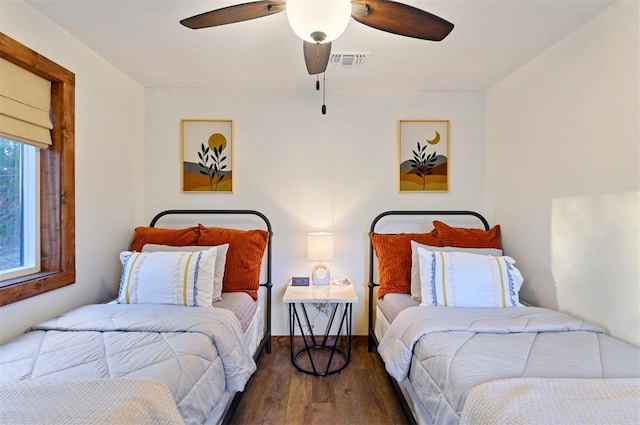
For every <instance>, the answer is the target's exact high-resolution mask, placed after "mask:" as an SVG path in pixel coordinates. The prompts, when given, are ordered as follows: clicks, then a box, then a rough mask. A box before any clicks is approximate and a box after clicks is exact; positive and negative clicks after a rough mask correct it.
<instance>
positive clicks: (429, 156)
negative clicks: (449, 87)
mask: <svg viewBox="0 0 640 425" xmlns="http://www.w3.org/2000/svg"><path fill="white" fill-rule="evenodd" d="M398 180H399V186H400V192H447V191H448V190H449V121H448V120H400V122H399V124H398Z"/></svg>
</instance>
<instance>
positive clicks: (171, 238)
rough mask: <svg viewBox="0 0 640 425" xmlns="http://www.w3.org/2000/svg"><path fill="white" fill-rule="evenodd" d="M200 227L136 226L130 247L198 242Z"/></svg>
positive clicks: (182, 244)
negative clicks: (166, 227) (165, 227)
mask: <svg viewBox="0 0 640 425" xmlns="http://www.w3.org/2000/svg"><path fill="white" fill-rule="evenodd" d="M198 234H199V232H198V227H196V226H193V227H186V228H184V229H163V228H159V227H136V228H135V231H134V233H133V240H132V241H131V246H130V247H129V249H130V250H131V251H140V250H142V247H143V246H144V245H145V244H148V243H153V244H159V245H171V246H187V245H196V244H197V243H198Z"/></svg>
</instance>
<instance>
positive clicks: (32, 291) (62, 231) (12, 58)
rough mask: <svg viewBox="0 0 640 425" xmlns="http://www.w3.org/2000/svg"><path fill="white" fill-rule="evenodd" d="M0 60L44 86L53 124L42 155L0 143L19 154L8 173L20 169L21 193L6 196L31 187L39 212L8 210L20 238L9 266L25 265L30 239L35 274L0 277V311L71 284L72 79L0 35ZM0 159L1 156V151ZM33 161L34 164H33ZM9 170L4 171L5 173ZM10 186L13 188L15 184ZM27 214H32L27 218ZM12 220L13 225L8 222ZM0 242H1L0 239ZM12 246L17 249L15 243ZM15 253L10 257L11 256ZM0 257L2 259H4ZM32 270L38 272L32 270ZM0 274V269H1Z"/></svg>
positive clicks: (23, 205) (23, 204)
mask: <svg viewBox="0 0 640 425" xmlns="http://www.w3.org/2000/svg"><path fill="white" fill-rule="evenodd" d="M0 58H1V59H4V60H5V61H7V62H10V63H11V64H13V65H17V66H18V67H20V68H23V69H25V70H27V71H29V72H31V73H33V74H35V75H37V76H38V77H41V78H42V79H44V80H46V81H47V82H48V83H50V85H51V88H50V91H51V93H50V94H51V98H50V112H51V114H50V118H51V120H50V121H52V122H53V128H52V129H51V130H50V131H49V130H46V132H45V133H47V135H49V134H50V138H51V145H50V146H47V147H46V149H38V148H31V147H30V148H25V146H26V145H24V144H23V143H18V142H16V140H13V138H11V137H9V138H8V139H6V138H5V139H3V140H2V141H1V143H0V146H1V147H2V149H4V148H5V147H9V146H12V148H13V149H17V150H19V151H20V153H19V162H18V157H17V155H18V154H17V152H16V151H14V152H12V153H11V155H10V156H11V158H12V159H13V161H14V162H13V163H12V165H11V168H12V172H15V170H16V167H17V168H19V169H20V173H18V174H17V175H14V178H20V179H23V180H22V182H21V186H22V187H21V188H20V189H18V188H17V187H16V186H14V187H12V188H11V189H9V188H7V190H14V191H16V192H14V193H16V194H17V193H20V196H22V194H23V193H25V187H26V193H31V194H33V193H35V192H36V190H35V189H33V188H32V189H29V185H30V184H32V185H35V187H39V192H40V193H39V195H37V196H35V198H34V201H35V202H39V206H38V205H36V204H30V203H29V202H28V199H27V198H25V197H23V198H22V199H21V201H20V202H15V203H14V204H13V208H18V207H19V208H20V209H21V211H20V214H19V217H20V219H19V220H20V222H19V230H16V229H14V231H15V232H17V233H16V235H17V236H16V237H18V236H19V237H20V238H22V240H21V242H20V244H19V245H20V248H18V251H17V252H20V254H19V257H20V258H19V260H16V259H15V257H14V258H13V260H12V261H13V262H14V263H13V264H16V262H24V261H25V260H27V262H28V261H29V255H30V254H29V253H28V251H29V250H30V249H29V248H30V246H29V244H30V242H29V240H30V238H33V239H31V240H33V241H35V242H33V243H34V245H32V246H31V251H32V252H33V255H34V257H33V258H34V259H33V260H32V262H34V265H35V267H36V269H32V270H26V271H25V270H23V272H24V274H23V275H21V276H15V277H7V276H5V277H0V306H2V305H6V304H10V303H13V302H16V301H20V300H23V299H25V298H28V297H32V296H35V295H38V294H42V293H44V292H47V291H51V290H53V289H57V288H60V287H63V286H66V285H70V284H72V283H74V282H75V278H76V275H75V187H74V180H75V175H74V161H75V154H74V152H75V147H74V143H75V142H74V139H75V133H74V127H75V75H74V74H73V73H72V72H70V71H69V70H67V69H65V68H63V67H61V66H60V65H58V64H56V63H55V62H52V61H50V60H49V59H47V58H45V57H43V56H41V55H40V54H38V53H37V52H35V51H33V50H31V49H29V48H28V47H26V46H24V45H22V44H20V43H19V42H17V41H15V40H13V39H11V38H10V37H8V36H7V35H5V34H4V33H2V32H0ZM3 106H4V105H3ZM0 115H1V114H0ZM0 118H1V117H0ZM5 136H7V135H6V134H5ZM18 146H19V147H20V148H19V149H18V148H17V147H18ZM0 153H1V154H4V152H2V151H0ZM34 155H35V156H36V157H39V159H38V158H34ZM1 160H2V161H3V160H5V158H2V159H1ZM38 161H39V165H38ZM18 164H20V165H18ZM29 167H35V168H34V169H33V170H32V171H34V173H32V175H33V174H35V180H34V181H32V182H30V181H28V180H29V178H25V177H24V172H25V171H27V169H28V168H29ZM9 168H10V167H7V171H9ZM2 179H4V177H2ZM38 179H39V183H38ZM3 182H4V180H0V185H2V184H4V183H3ZM12 184H13V185H15V183H12ZM0 190H2V189H0ZM0 196H1V195H0ZM16 196H17V195H16ZM0 208H2V209H0V211H1V212H0V213H4V207H0ZM29 211H32V216H31V218H30V217H29ZM30 219H32V220H40V224H39V225H38V224H34V223H35V221H34V222H31V223H29V220H30ZM14 220H18V219H15V218H14ZM13 223H18V222H17V221H14V222H13ZM3 224H4V222H2V223H0V226H2V225H3ZM16 225H17V226H18V224H16ZM12 228H13V225H12ZM28 229H35V230H36V232H35V234H34V235H29V232H28ZM38 230H39V231H38ZM0 236H2V238H4V234H0ZM38 238H39V239H40V244H39V246H40V247H39V249H38V248H37V239H38ZM0 244H1V249H2V253H1V255H0V258H4V257H5V254H4V249H5V242H4V239H2V240H1V242H0ZM14 244H15V246H17V245H18V243H14ZM25 246H26V248H27V250H26V251H25V249H24V247H25ZM14 249H15V248H14ZM15 252H16V251H14V254H13V255H16V254H15ZM38 255H39V257H40V258H39V260H38ZM6 256H7V257H8V256H9V254H7V255H6ZM0 261H2V260H0ZM38 265H39V270H37V266H38ZM0 268H1V269H4V268H5V266H0ZM0 273H2V272H0Z"/></svg>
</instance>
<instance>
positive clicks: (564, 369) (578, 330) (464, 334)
mask: <svg viewBox="0 0 640 425" xmlns="http://www.w3.org/2000/svg"><path fill="white" fill-rule="evenodd" d="M378 351H379V352H380V355H381V357H382V359H383V360H384V362H385V367H386V369H387V371H388V372H389V374H390V375H391V376H393V377H394V378H395V379H396V380H397V381H398V382H402V381H404V380H405V379H409V381H410V382H411V385H412V387H413V389H414V391H415V393H416V396H417V397H418V399H419V401H420V402H421V403H422V405H424V407H425V408H426V410H427V411H429V413H430V415H431V417H432V420H433V423H437V424H458V423H459V421H460V414H461V412H462V410H463V406H464V404H465V400H466V397H467V395H468V393H469V392H470V391H471V390H472V388H474V387H475V386H476V385H479V384H483V383H485V382H489V381H494V380H498V379H508V378H521V377H535V378H591V379H593V378H595V379H600V378H627V377H640V350H639V349H638V348H636V347H634V346H632V345H630V344H626V343H624V342H622V341H620V340H617V339H615V338H612V337H610V336H608V335H606V333H605V332H604V330H603V329H601V328H599V327H597V326H594V325H592V324H590V323H587V322H584V321H582V320H579V319H576V318H574V317H571V316H568V315H566V314H563V313H559V312H557V311H553V310H548V309H543V308H534V307H513V308H476V309H473V308H447V307H411V308H408V309H406V310H404V311H402V312H401V313H400V314H399V315H398V316H397V318H396V319H395V320H394V321H393V322H392V323H391V326H390V327H389V329H388V331H387V332H386V333H385V335H384V337H383V339H382V341H381V342H380V345H379V347H378Z"/></svg>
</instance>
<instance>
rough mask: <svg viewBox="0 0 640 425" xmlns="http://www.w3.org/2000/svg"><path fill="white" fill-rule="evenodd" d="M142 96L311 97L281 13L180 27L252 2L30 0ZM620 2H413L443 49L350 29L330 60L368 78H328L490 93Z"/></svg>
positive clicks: (360, 86) (336, 86)
mask: <svg viewBox="0 0 640 425" xmlns="http://www.w3.org/2000/svg"><path fill="white" fill-rule="evenodd" d="M26 1H27V2H28V3H29V4H31V5H32V6H33V7H35V8H36V9H38V10H39V11H41V12H42V13H43V14H44V15H46V16H48V17H49V18H50V19H51V20H53V21H54V22H56V23H57V24H58V25H60V26H61V27H62V28H64V29H65V30H67V31H68V32H69V33H71V34H73V35H74V36H75V37H76V38H77V39H79V40H80V41H82V42H83V43H84V44H86V45H87V46H89V47H90V48H91V49H93V50H94V51H96V52H97V53H98V54H99V55H101V56H102V57H104V58H105V59H106V60H108V61H109V62H110V63H112V64H113V65H115V66H116V67H118V68H119V69H121V70H122V71H123V72H125V73H126V74H128V75H129V76H131V77H132V78H133V79H134V80H136V81H138V82H139V83H140V84H142V85H143V86H145V87H212V88H230V89H236V88H238V89H274V90H298V89H309V88H312V87H313V86H314V84H315V77H312V76H309V75H308V74H307V71H306V68H305V65H304V59H303V56H302V41H301V40H300V39H298V38H297V37H296V35H295V34H294V33H293V30H291V28H290V27H289V24H288V22H287V18H286V16H285V14H284V13H281V14H277V15H272V16H268V17H264V18H259V19H255V20H251V21H245V22H241V23H235V24H230V25H225V26H221V27H216V28H208V29H201V30H191V29H188V28H185V27H183V26H182V25H180V24H179V23H178V21H179V20H180V19H183V18H186V17H189V16H192V15H195V14H199V13H202V12H206V11H209V10H212V9H216V8H219V7H224V6H229V5H231V4H237V3H242V2H245V1H248V0H238V1H230V0H26ZM613 2H614V0H446V1H444V0H433V1H430V0H429V1H418V0H407V1H404V3H407V4H410V5H412V6H415V7H418V8H421V9H424V10H427V11H429V12H431V13H433V14H435V15H438V16H440V17H442V18H444V19H446V20H448V21H450V22H452V23H454V24H455V28H454V29H453V31H452V32H451V34H450V35H449V36H448V37H447V38H445V39H444V40H443V41H442V42H437V43H436V42H430V41H423V40H416V39H412V38H407V37H401V36H398V35H393V34H389V33H385V32H382V31H378V30H375V29H373V28H370V27H367V26H365V25H362V24H359V23H358V22H356V21H354V20H351V22H350V23H349V26H348V27H347V30H346V31H345V33H344V34H343V35H342V36H341V37H340V38H339V39H337V40H336V41H334V42H333V49H332V51H333V52H369V53H370V57H369V61H368V63H367V66H366V68H357V69H336V68H329V69H328V70H327V73H326V78H327V82H328V88H330V89H331V90H484V89H486V88H489V87H491V86H492V85H493V84H494V83H496V82H497V81H499V80H500V79H502V78H503V77H505V76H506V75H508V74H509V73H511V72H512V71H514V70H515V69H517V68H518V67H520V66H521V65H523V64H524V63H526V62H527V61H528V60H530V59H531V58H533V57H534V56H536V55H537V54H538V53H540V52H542V51H543V50H544V49H546V48H547V47H549V46H550V45H552V44H553V43H555V42H556V41H558V40H559V39H560V38H562V37H564V36H565V35H567V34H568V33H570V32H571V31H572V30H573V29H575V28H577V27H578V26H580V25H581V24H582V23H584V22H585V21H587V20H589V19H590V18H591V17H592V16H594V15H596V14H597V13H598V12H600V11H601V10H603V9H604V8H606V7H607V6H609V5H610V4H612V3H613Z"/></svg>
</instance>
